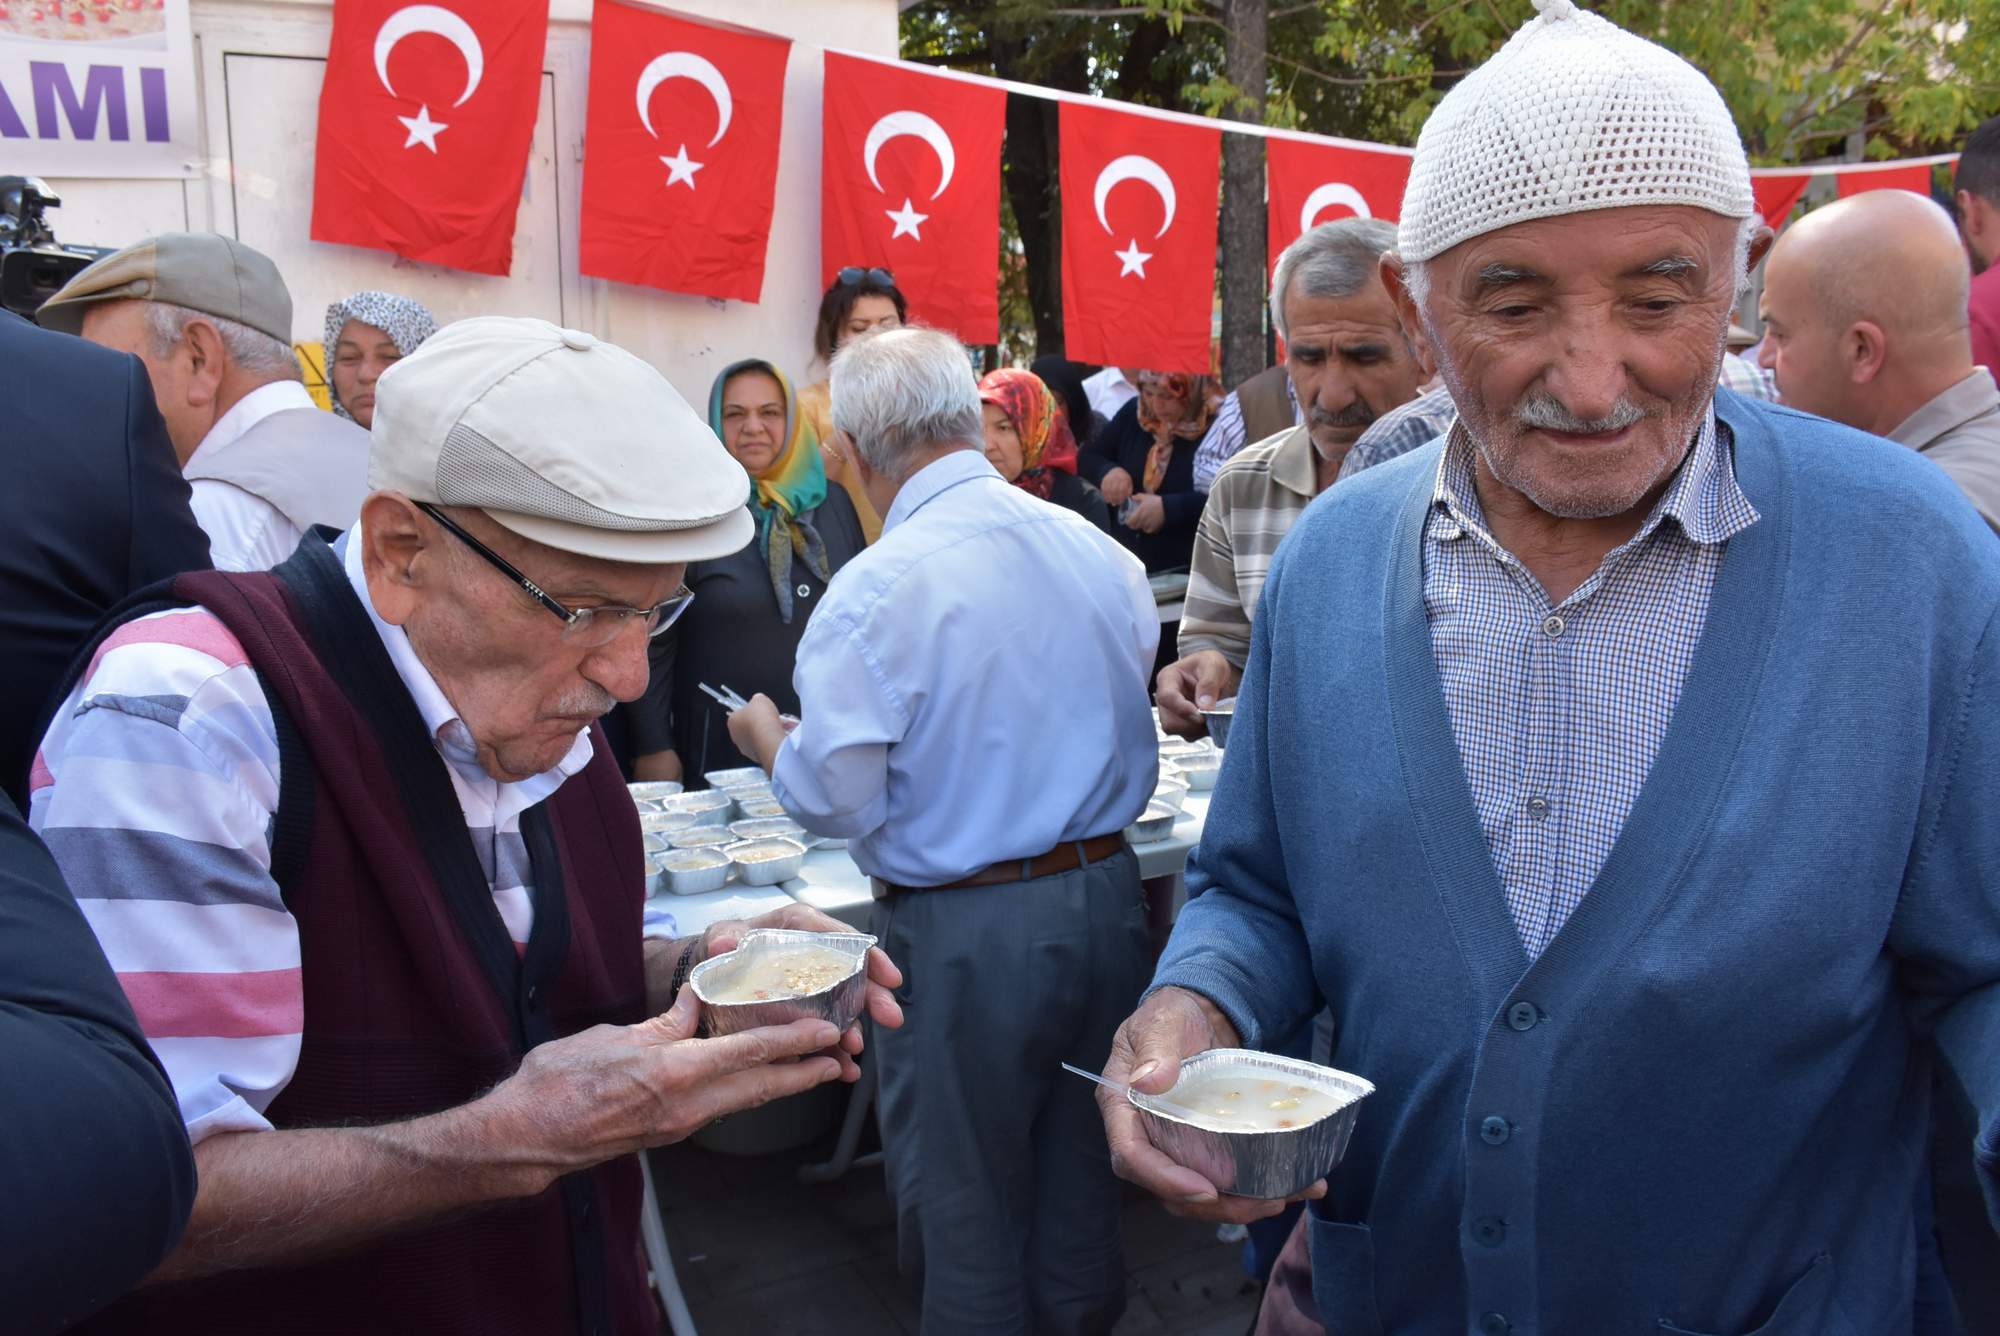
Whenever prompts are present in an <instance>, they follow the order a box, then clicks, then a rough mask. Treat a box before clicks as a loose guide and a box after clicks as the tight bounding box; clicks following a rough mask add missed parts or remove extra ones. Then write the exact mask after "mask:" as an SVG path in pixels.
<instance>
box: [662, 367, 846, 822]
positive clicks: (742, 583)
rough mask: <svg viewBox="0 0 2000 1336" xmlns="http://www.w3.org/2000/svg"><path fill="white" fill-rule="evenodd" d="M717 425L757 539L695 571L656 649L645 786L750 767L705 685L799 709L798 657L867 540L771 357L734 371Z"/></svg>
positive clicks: (718, 400) (721, 392)
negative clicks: (742, 480)
mask: <svg viewBox="0 0 2000 1336" xmlns="http://www.w3.org/2000/svg"><path fill="white" fill-rule="evenodd" d="M708 424H709V426H711V427H712V428H714V429H715V434H716V435H717V436H720V437H721V438H722V444H723V446H724V447H725V448H726V449H727V450H728V451H729V453H730V454H731V455H732V456H734V457H735V459H736V462H737V463H739V464H741V465H742V466H743V468H744V471H745V472H747V473H748V474H749V475H750V482H751V489H750V503H749V504H750V510H751V513H752V514H753V515H754V516H755V517H756V520H757V536H756V538H755V539H753V540H752V541H751V543H750V545H749V546H748V547H746V548H744V549H743V550H742V551H741V552H738V553H736V554H735V555H734V556H729V557H723V558H721V559H720V560H717V561H698V562H696V563H694V564H693V565H691V566H689V567H688V569H687V575H686V576H685V577H684V578H685V580H686V583H687V587H688V588H689V589H691V590H693V591H694V593H695V596H696V597H695V600H694V602H693V603H691V604H689V605H688V609H687V611H686V612H685V613H684V614H682V616H681V619H680V620H679V621H677V622H675V623H674V625H673V627H672V628H671V629H669V630H667V631H665V632H663V633H662V634H660V635H658V636H656V637H654V638H653V640H652V641H651V642H650V644H649V645H648V651H649V661H650V664H651V668H652V676H651V678H650V680H649V681H648V682H647V684H646V694H645V695H644V696H642V697H640V698H639V699H638V700H637V701H634V702H633V703H632V704H631V705H630V706H628V707H626V715H627V720H628V723H629V725H630V728H631V734H632V745H633V752H634V755H635V757H636V760H635V762H634V765H633V774H634V775H635V776H636V777H637V778H639V779H686V780H692V781H695V782H697V783H698V782H699V781H700V777H701V776H702V775H703V774H704V773H705V772H707V771H711V770H728V769H733V768H735V767H737V766H742V765H748V764H750V761H749V760H748V759H747V758H745V757H744V755H743V754H742V753H741V752H739V751H738V750H737V749H736V746H735V744H734V743H732V742H731V741H730V740H729V725H728V717H729V716H728V713H727V712H726V711H725V710H723V708H722V707H721V706H719V705H717V704H716V703H715V702H714V701H713V700H711V699H709V698H708V696H706V695H704V694H703V693H702V691H701V684H702V683H704V682H706V683H708V684H709V685H710V686H715V687H723V686H727V687H733V688H735V689H736V690H737V691H740V692H741V693H743V695H744V696H745V697H746V698H748V697H750V696H754V695H756V694H757V693H758V692H762V693H763V694H765V695H766V696H769V697H770V698H771V699H772V700H774V701H776V702H777V703H778V708H779V709H781V710H784V711H787V712H789V713H792V714H796V713H798V709H799V699H798V694H797V692H795V691H794V690H793V688H792V661H793V659H794V658H795V657H796V656H797V654H798V648H799V638H800V637H801V636H803V635H804V634H805V629H806V621H807V619H809V618H810V617H811V616H812V610H813V609H814V608H815V607H816V606H818V604H819V600H820V596H821V595H823V594H824V593H825V592H826V585H827V581H829V580H831V579H832V578H833V573H834V572H835V571H837V570H839V569H840V568H841V567H842V566H844V565H846V564H847V563H848V562H849V561H850V560H852V559H853V558H854V556H855V555H856V554H858V553H859V552H860V551H861V549H862V548H863V547H864V546H865V545H866V544H865V542H864V540H863V538H862V533H861V521H860V519H859V518H858V517H857V516H856V515H855V513H854V506H853V505H852V503H850V502H849V501H848V499H847V494H846V493H845V492H843V491H842V490H841V489H840V488H838V487H830V486H829V485H828V484H827V479H826V468H825V466H824V465H823V464H822V463H821V461H820V450H819V441H818V440H817V439H816V438H815V437H814V435H813V431H812V427H811V425H810V424H809V423H808V422H807V421H806V419H805V417H804V415H803V414H801V413H800V412H799V406H798V396H797V395H796V394H795V393H794V392H793V390H792V383H791V382H790V381H789V380H787V379H786V378H785V375H784V373H783V372H781V371H779V370H778V369H777V367H775V366H773V365H772V364H771V363H769V362H766V361H762V360H750V361H743V362H736V363H734V364H732V365H730V366H727V367H724V368H723V370H722V374H721V375H719V376H717V377H716V378H715V384H714V386H713V388H711V389H710V391H709V395H708Z"/></svg>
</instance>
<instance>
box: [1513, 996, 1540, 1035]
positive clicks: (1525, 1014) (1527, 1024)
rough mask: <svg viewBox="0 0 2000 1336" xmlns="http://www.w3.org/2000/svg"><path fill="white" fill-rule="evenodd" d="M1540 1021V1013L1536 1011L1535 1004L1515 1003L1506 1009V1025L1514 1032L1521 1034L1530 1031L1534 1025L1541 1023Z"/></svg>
mask: <svg viewBox="0 0 2000 1336" xmlns="http://www.w3.org/2000/svg"><path fill="white" fill-rule="evenodd" d="M1541 1019H1542V1013H1541V1012H1540V1011H1539V1010H1537V1009H1536V1007H1535V1004H1534V1003H1532V1002H1516V1003H1515V1004H1514V1005H1513V1006H1511V1007H1509V1008H1507V1024H1509V1025H1511V1026H1513V1027H1514V1028H1515V1029H1516V1030H1520V1031H1523V1032H1525V1031H1528V1030H1532V1029H1534V1028H1535V1026H1536V1025H1538V1024H1540V1023H1541Z"/></svg>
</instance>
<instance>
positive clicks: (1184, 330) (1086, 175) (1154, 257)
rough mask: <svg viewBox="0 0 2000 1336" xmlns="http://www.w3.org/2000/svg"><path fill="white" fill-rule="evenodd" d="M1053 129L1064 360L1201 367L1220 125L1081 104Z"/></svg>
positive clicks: (1067, 107)
mask: <svg viewBox="0 0 2000 1336" xmlns="http://www.w3.org/2000/svg"><path fill="white" fill-rule="evenodd" d="M1057 126H1058V130H1059V133H1060V134H1061V147H1062V173H1061V185H1062V199H1063V210H1062V215H1063V223H1062V284H1063V327H1064V330H1065V336H1066V342H1067V348H1066V351H1067V353H1068V355H1069V356H1070V357H1073V358H1075V359H1076V360H1078V361H1081V362H1095V363H1098V364H1099V365H1103V366H1126V367H1143V368H1145V369H1147V370H1150V371H1186V372H1191V373H1194V374H1196V375H1200V374H1203V373H1206V372H1207V371H1208V369H1209V364H1210V357H1209V344H1210V338H1209V326H1210V321H1211V314H1212V312H1213V311H1214V309H1215V222H1216V203H1217V191H1218V188H1219V185H1220V172H1219V168H1218V166H1217V156H1218V154H1219V153H1220V152H1221V149H1222V131H1221V130H1220V129H1213V130H1211V129H1208V128H1206V127H1204V126H1198V125H1188V124H1185V123H1183V122H1181V121H1172V120H1166V119H1164V118H1162V117H1158V116H1146V115H1141V114H1139V113H1136V112H1129V111H1116V110H1113V109H1111V108H1109V107H1099V106H1093V105H1086V104H1082V103H1076V102H1064V103H1063V104H1062V107H1061V110H1060V111H1059V112H1058V119H1057Z"/></svg>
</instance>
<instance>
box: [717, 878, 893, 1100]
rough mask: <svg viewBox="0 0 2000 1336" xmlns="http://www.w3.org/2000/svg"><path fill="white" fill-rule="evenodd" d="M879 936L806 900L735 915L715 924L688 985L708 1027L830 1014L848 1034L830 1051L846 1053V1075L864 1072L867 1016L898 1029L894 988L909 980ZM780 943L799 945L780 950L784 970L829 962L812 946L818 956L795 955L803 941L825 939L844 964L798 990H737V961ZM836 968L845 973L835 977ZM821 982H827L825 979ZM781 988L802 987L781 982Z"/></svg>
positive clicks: (725, 1030) (732, 1029)
mask: <svg viewBox="0 0 2000 1336" xmlns="http://www.w3.org/2000/svg"><path fill="white" fill-rule="evenodd" d="M873 941H874V939H873V938H872V937H866V936H865V935H864V934H859V933H854V932H851V931H849V930H848V928H847V926H846V925H845V924H843V923H841V922H840V921H839V920H837V919H834V918H831V917H829V916H828V915H826V914H822V913H820V912H819V911H818V910H816V909H812V908H810V907H808V906H806V905H798V904H794V905H787V906H786V907H785V908H783V909H779V910H774V911H773V912H771V913H769V914H761V915H759V916H758V917H756V918H754V919H750V920H747V921H738V920H729V921H725V922H722V923H717V924H714V925H712V926H711V927H710V928H709V929H708V931H707V932H705V933H703V934H702V937H701V940H700V941H699V942H698V943H697V944H696V946H695V948H694V949H695V960H696V962H697V963H696V964H695V966H694V968H693V970H692V971H691V972H690V979H689V983H688V985H687V992H688V994H689V995H691V996H692V997H693V998H694V999H695V1000H696V1001H697V1002H698V1003H699V1004H700V1007H701V1022H700V1024H701V1030H700V1032H701V1033H702V1034H705V1035H709V1036H721V1035H725V1034H732V1033H737V1032H740V1031H742V1030H744V1029H749V1028H757V1027H760V1026H769V1025H784V1024H787V1023H789V1022H791V1021H793V1020H797V1019H814V1020H822V1019H823V1020H827V1021H830V1022H832V1023H833V1024H834V1025H835V1026H836V1027H837V1028H838V1029H839V1030H840V1041H839V1043H838V1045H837V1046H836V1047H835V1048H833V1049H830V1050H828V1055H829V1056H831V1057H833V1058H835V1059H837V1060H838V1061H839V1063H840V1067H841V1079H842V1080H846V1081H853V1080H856V1079H857V1078H859V1076H860V1074H861V1069H860V1068H859V1067H858V1066H856V1065H855V1063H854V1055H856V1054H858V1053H860V1052H861V1046H862V1036H861V1026H860V1024H859V1018H860V1017H862V1016H866V1017H867V1018H868V1019H870V1020H872V1021H874V1022H875V1024H877V1025H884V1026H887V1027H889V1028H890V1029H895V1028H897V1027H898V1026H900V1025H902V1023H903V1009H902V1008H901V1007H900V1006H898V1005H897V1003H896V998H895V995H894V994H893V993H892V992H891V990H892V989H894V988H897V987H899V986H900V985H901V984H902V982H903V974H902V971H901V970H899V969H897V968H896V966H895V965H894V964H892V963H891V962H890V960H889V957H888V956H887V955H886V954H885V953H884V952H883V951H882V950H881V948H880V947H877V946H874V945H872V943H873ZM774 946H775V947H780V948H783V947H788V946H789V947H792V948H794V951H792V952H787V951H783V950H780V951H779V952H777V953H776V954H777V955H778V956H779V957H780V959H779V960H778V962H777V966H778V973H779V974H780V975H781V976H782V975H783V974H784V973H785V972H786V970H787V968H788V966H791V965H795V964H803V965H806V966H808V967H809V969H808V972H810V969H811V968H817V967H818V964H819V963H821V962H818V961H817V956H818V955H820V954H825V953H822V952H819V951H816V950H815V951H806V952H804V954H805V955H810V956H813V957H814V960H811V961H806V960H801V961H792V960H790V959H789V957H790V955H792V954H796V953H797V949H798V948H818V947H824V948H826V953H830V954H831V956H838V957H840V962H839V963H840V968H839V969H837V970H829V971H828V973H829V978H828V979H827V980H819V979H817V978H815V979H811V980H806V981H805V982H807V983H812V984H814V985H815V986H814V987H812V988H809V989H804V990H803V991H802V992H800V995H799V996H796V997H784V998H777V997H774V998H770V999H756V998H753V997H749V996H747V995H745V996H741V997H739V996H737V994H738V993H740V992H741V991H742V988H741V985H742V984H743V983H744V980H743V979H740V978H734V977H732V976H736V975H738V974H739V972H740V971H739V970H738V968H737V966H739V965H754V964H756V962H757V958H762V957H765V956H767V955H769V954H771V953H772V947H774ZM732 957H734V958H735V959H732ZM833 974H838V975H839V978H837V979H834V978H832V977H831V976H832V975H833ZM748 982H749V983H750V985H751V986H752V991H755V989H756V988H757V987H764V988H765V989H766V991H773V990H771V989H770V988H769V981H768V980H761V979H751V980H749V981H748ZM782 982H783V981H782V980H781V983H782ZM821 982H824V983H825V984H826V986H825V987H823V988H822V987H818V986H817V985H818V984H819V983H821ZM711 985H712V986H711ZM775 991H776V992H785V993H790V992H795V991H799V990H793V989H789V988H786V987H783V986H780V987H778V988H777V989H775Z"/></svg>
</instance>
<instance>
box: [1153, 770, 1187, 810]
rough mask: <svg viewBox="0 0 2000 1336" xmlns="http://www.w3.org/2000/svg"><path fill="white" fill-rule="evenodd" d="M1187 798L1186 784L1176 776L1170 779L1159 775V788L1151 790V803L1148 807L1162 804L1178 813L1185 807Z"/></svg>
mask: <svg viewBox="0 0 2000 1336" xmlns="http://www.w3.org/2000/svg"><path fill="white" fill-rule="evenodd" d="M1187 796H1188V786H1187V782H1186V781H1185V780H1183V779H1182V778H1181V777H1180V776H1179V775H1178V774H1176V775H1173V776H1172V777H1168V776H1166V775H1161V776H1160V787H1158V788H1156V789H1154V790H1153V802H1152V804H1150V805H1154V806H1157V805H1161V804H1164V805H1165V806H1168V807H1171V808H1173V809H1174V810H1175V811H1176V812H1178V811H1180V810H1181V809H1182V808H1184V807H1186V806H1187Z"/></svg>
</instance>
